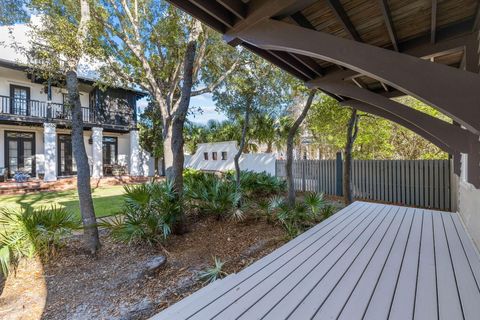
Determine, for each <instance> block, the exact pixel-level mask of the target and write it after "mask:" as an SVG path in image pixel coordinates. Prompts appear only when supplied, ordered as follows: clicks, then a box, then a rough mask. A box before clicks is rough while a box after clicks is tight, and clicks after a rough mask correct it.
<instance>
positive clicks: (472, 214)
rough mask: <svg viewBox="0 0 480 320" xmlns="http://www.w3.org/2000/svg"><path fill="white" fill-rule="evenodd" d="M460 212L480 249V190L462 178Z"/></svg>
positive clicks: (460, 183) (459, 199)
mask: <svg viewBox="0 0 480 320" xmlns="http://www.w3.org/2000/svg"><path fill="white" fill-rule="evenodd" d="M457 179H458V177H457ZM458 180H460V179H458ZM458 212H459V214H460V217H461V218H462V220H463V223H464V225H465V226H466V228H467V230H468V232H469V234H470V236H471V237H472V239H473V241H474V242H475V244H476V245H477V249H479V250H480V190H479V189H476V188H475V187H474V186H473V185H472V184H470V183H468V182H466V181H462V180H460V181H459V184H458Z"/></svg>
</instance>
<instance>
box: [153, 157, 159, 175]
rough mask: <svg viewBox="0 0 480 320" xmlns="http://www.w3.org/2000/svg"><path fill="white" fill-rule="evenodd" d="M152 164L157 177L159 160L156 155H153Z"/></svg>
mask: <svg viewBox="0 0 480 320" xmlns="http://www.w3.org/2000/svg"><path fill="white" fill-rule="evenodd" d="M153 159H154V160H153V161H154V164H153V170H154V176H155V177H157V176H159V175H160V170H159V168H158V160H160V159H159V158H158V157H154V158H153Z"/></svg>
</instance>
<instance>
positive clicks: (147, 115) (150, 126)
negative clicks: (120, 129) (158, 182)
mask: <svg viewBox="0 0 480 320" xmlns="http://www.w3.org/2000/svg"><path fill="white" fill-rule="evenodd" d="M139 120H140V121H139V129H140V146H141V147H142V149H143V150H145V151H147V152H148V153H150V155H152V156H153V158H154V162H155V165H154V167H155V168H154V171H155V175H161V174H162V175H163V174H165V172H160V170H159V168H158V164H159V161H160V159H163V132H162V115H161V113H160V109H159V108H157V107H156V106H155V105H154V104H153V103H149V104H148V106H147V107H146V108H145V110H144V111H143V112H142V114H141V115H140V119H139ZM162 171H163V166H162Z"/></svg>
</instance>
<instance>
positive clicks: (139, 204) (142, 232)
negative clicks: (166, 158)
mask: <svg viewBox="0 0 480 320" xmlns="http://www.w3.org/2000/svg"><path fill="white" fill-rule="evenodd" d="M181 209H182V206H181V199H178V197H177V195H176V193H175V192H174V190H173V185H172V183H169V182H156V183H151V184H141V185H133V186H128V185H127V186H125V204H124V209H123V213H124V214H123V216H120V215H119V216H115V217H114V218H112V219H111V220H109V221H105V222H104V223H103V224H102V225H103V226H105V227H107V228H109V229H110V230H111V235H112V236H113V237H114V238H116V239H117V240H120V241H122V242H126V243H139V242H145V243H148V244H150V245H151V244H154V243H158V242H161V241H163V240H164V239H166V238H167V237H168V236H169V235H170V233H171V228H172V226H173V224H174V223H175V220H176V218H177V217H178V215H179V213H180V211H181Z"/></svg>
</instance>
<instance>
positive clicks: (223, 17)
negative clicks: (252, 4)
mask: <svg viewBox="0 0 480 320" xmlns="http://www.w3.org/2000/svg"><path fill="white" fill-rule="evenodd" d="M190 2H191V3H193V4H195V5H196V6H197V7H199V8H200V9H202V10H203V11H205V12H206V13H208V14H209V15H211V16H212V17H214V18H216V19H217V20H219V21H221V22H222V23H223V24H224V25H226V26H228V27H229V28H231V27H233V25H234V23H235V16H234V15H233V14H232V13H231V12H230V11H228V10H227V9H225V8H224V7H223V6H221V5H219V4H218V3H215V2H212V1H210V0H190Z"/></svg>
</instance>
